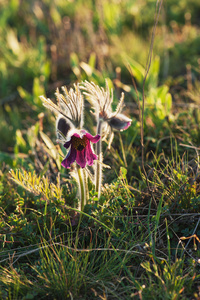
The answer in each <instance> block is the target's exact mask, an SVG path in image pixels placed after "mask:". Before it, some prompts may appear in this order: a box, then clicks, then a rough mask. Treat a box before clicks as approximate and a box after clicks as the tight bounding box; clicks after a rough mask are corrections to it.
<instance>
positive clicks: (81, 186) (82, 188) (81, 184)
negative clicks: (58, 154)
mask: <svg viewBox="0 0 200 300" xmlns="http://www.w3.org/2000/svg"><path fill="white" fill-rule="evenodd" d="M77 172H78V178H79V189H80V197H81V211H83V209H84V205H85V182H84V180H83V176H82V175H83V174H82V170H81V168H80V167H79V166H77Z"/></svg>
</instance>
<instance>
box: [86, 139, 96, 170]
mask: <svg viewBox="0 0 200 300" xmlns="http://www.w3.org/2000/svg"><path fill="white" fill-rule="evenodd" d="M96 159H98V157H97V156H96V154H94V153H93V151H92V149H91V146H90V143H88V144H87V146H86V160H87V163H88V165H89V166H92V165H93V163H94V160H96Z"/></svg>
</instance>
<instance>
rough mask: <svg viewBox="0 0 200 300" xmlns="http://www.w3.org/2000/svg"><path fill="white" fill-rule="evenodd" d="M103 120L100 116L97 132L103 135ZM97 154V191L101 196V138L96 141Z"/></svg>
mask: <svg viewBox="0 0 200 300" xmlns="http://www.w3.org/2000/svg"><path fill="white" fill-rule="evenodd" d="M102 125H103V120H102V119H100V118H99V120H98V125H97V134H99V135H100V136H101V132H102ZM96 155H97V157H98V161H97V162H96V170H95V191H96V192H97V193H98V198H100V196H101V180H102V164H101V163H102V156H101V138H100V140H99V141H98V142H97V143H96Z"/></svg>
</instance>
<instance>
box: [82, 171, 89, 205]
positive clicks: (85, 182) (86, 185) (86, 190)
mask: <svg viewBox="0 0 200 300" xmlns="http://www.w3.org/2000/svg"><path fill="white" fill-rule="evenodd" d="M83 180H84V186H85V204H87V203H88V200H89V190H88V177H87V173H86V170H85V169H83Z"/></svg>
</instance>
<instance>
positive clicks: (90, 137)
mask: <svg viewBox="0 0 200 300" xmlns="http://www.w3.org/2000/svg"><path fill="white" fill-rule="evenodd" d="M85 136H86V138H87V139H88V140H89V141H90V142H92V143H97V142H98V141H99V140H100V138H101V136H100V135H99V134H97V135H95V136H93V135H91V134H90V133H88V132H86V134H85Z"/></svg>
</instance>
